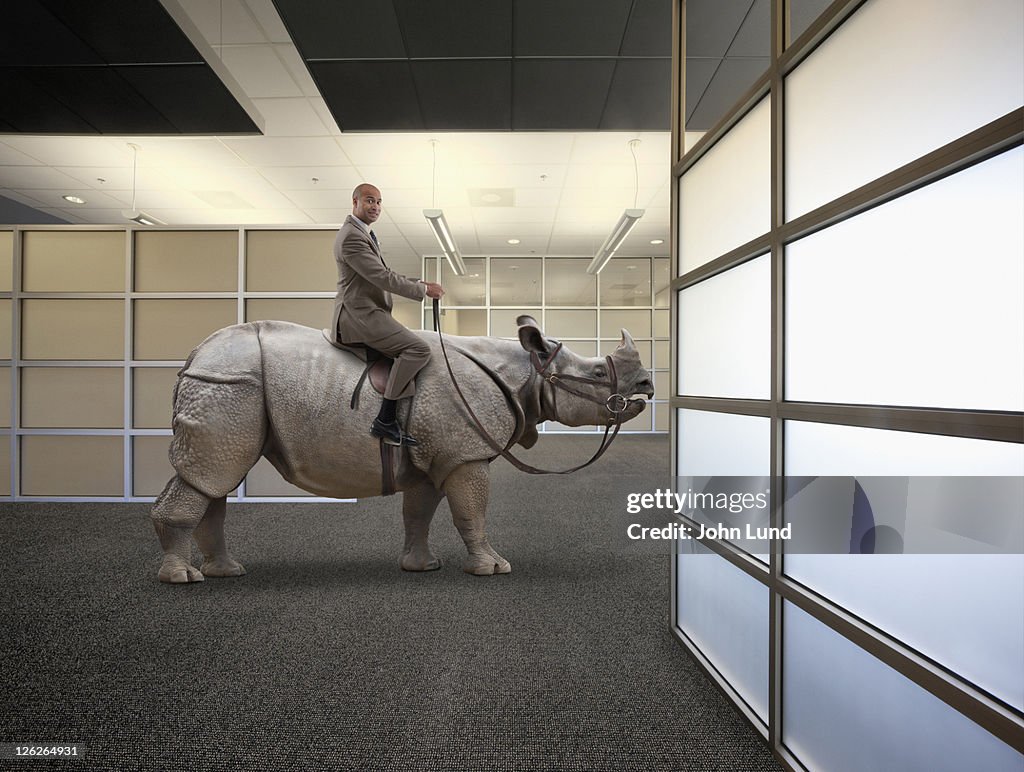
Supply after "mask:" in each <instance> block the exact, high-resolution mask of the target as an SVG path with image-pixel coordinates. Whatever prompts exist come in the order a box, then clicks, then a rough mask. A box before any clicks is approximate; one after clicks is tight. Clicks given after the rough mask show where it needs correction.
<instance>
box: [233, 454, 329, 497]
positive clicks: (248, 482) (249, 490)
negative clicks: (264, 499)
mask: <svg viewBox="0 0 1024 772" xmlns="http://www.w3.org/2000/svg"><path fill="white" fill-rule="evenodd" d="M245 495H246V496H312V495H313V494H311V493H307V492H306V491H304V490H302V488H297V487H295V486H294V485H292V484H291V483H290V482H288V481H286V480H285V479H284V478H283V477H281V475H280V474H279V473H278V471H277V470H276V469H274V465H273V464H271V463H270V462H269V461H267V459H265V458H261V459H260V460H259V461H257V462H256V466H254V467H253V468H252V469H251V470H250V471H249V474H247V475H246V476H245Z"/></svg>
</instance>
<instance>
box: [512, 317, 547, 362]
mask: <svg viewBox="0 0 1024 772" xmlns="http://www.w3.org/2000/svg"><path fill="white" fill-rule="evenodd" d="M516 321H517V322H519V342H520V343H521V344H522V346H523V348H524V349H526V350H527V351H536V352H537V353H538V354H546V353H548V342H547V341H546V340H544V333H542V332H541V331H540V327H538V326H537V322H536V320H535V319H534V318H533V317H532V316H520V317H519V318H518V319H516Z"/></svg>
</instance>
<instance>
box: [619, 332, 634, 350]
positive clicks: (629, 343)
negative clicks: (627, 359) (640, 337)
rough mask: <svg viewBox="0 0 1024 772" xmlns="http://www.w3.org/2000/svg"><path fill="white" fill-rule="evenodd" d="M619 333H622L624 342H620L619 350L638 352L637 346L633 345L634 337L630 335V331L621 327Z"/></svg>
mask: <svg viewBox="0 0 1024 772" xmlns="http://www.w3.org/2000/svg"><path fill="white" fill-rule="evenodd" d="M619 331H620V332H621V333H622V340H620V341H619V345H618V346H617V348H621V349H625V350H626V351H636V344H635V343H633V336H632V335H630V334H629V330H627V329H626V328H625V327H621V328H620V329H619Z"/></svg>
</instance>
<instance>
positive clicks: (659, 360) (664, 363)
mask: <svg viewBox="0 0 1024 772" xmlns="http://www.w3.org/2000/svg"><path fill="white" fill-rule="evenodd" d="M668 359H669V355H668V341H667V340H656V341H654V365H653V366H654V367H657V368H658V369H659V370H660V369H662V368H668V366H669V361H668Z"/></svg>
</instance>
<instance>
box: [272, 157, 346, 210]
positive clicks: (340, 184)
mask: <svg viewBox="0 0 1024 772" xmlns="http://www.w3.org/2000/svg"><path fill="white" fill-rule="evenodd" d="M259 171H260V174H262V175H263V176H264V177H266V178H267V180H268V181H269V182H270V183H271V184H273V185H274V186H275V187H276V188H278V189H279V190H283V191H291V190H311V191H323V190H330V191H336V193H335V194H334V195H340V196H341V197H342V198H343V199H345V200H346V201H351V199H350V196H351V194H352V191H353V189H355V187H356V185H358V184H359V183H360V182H362V181H363V180H362V177H360V176H359V175H358V174H357V173H356V171H355V169H353V168H352V167H351V166H261V167H259ZM314 177H315V178H316V180H317V181H316V182H314V181H313V178H314Z"/></svg>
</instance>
